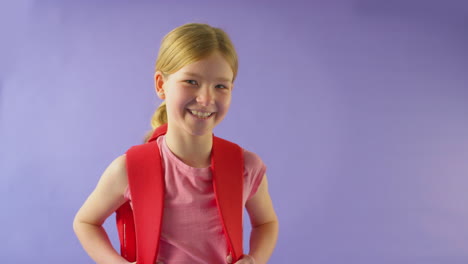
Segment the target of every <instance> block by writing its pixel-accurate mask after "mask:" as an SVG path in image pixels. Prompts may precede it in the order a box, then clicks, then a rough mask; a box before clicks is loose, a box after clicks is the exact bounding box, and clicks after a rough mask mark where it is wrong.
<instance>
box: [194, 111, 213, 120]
mask: <svg viewBox="0 0 468 264" xmlns="http://www.w3.org/2000/svg"><path fill="white" fill-rule="evenodd" d="M190 112H191V113H192V114H194V115H196V116H197V117H200V118H206V117H208V116H210V115H211V114H212V113H204V112H198V111H194V110H190Z"/></svg>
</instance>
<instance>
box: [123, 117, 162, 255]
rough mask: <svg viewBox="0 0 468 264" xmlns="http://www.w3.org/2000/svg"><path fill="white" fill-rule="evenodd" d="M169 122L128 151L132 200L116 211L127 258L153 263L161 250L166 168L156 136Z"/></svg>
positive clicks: (128, 171)
mask: <svg viewBox="0 0 468 264" xmlns="http://www.w3.org/2000/svg"><path fill="white" fill-rule="evenodd" d="M166 131H167V125H165V126H160V127H158V128H157V129H156V130H155V132H154V133H153V137H152V138H151V139H150V141H149V142H148V143H145V144H142V145H137V146H133V147H131V148H130V149H129V150H128V151H127V153H126V160H127V174H128V185H129V188H130V193H131V194H132V206H133V211H132V208H131V207H130V202H127V203H125V204H124V205H122V206H121V207H120V208H119V209H118V210H117V211H116V221H117V229H118V232H119V239H120V253H121V255H122V256H123V257H124V258H125V259H126V260H128V261H137V262H138V263H139V264H146V263H148V264H149V263H151V264H152V263H154V262H155V260H156V254H157V252H158V250H159V237H160V235H161V227H162V218H163V209H164V191H165V190H164V170H163V167H162V164H161V154H160V152H159V147H158V145H157V142H156V140H155V139H156V138H157V137H159V136H160V135H163V134H165V133H166Z"/></svg>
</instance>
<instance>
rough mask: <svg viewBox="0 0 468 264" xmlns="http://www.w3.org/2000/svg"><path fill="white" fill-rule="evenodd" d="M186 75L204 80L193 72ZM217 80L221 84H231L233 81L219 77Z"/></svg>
mask: <svg viewBox="0 0 468 264" xmlns="http://www.w3.org/2000/svg"><path fill="white" fill-rule="evenodd" d="M184 74H185V75H189V76H192V77H197V78H202V77H201V76H200V75H198V74H196V73H193V72H184ZM215 80H216V81H219V82H231V81H232V80H231V79H229V78H225V77H218V78H216V79H215Z"/></svg>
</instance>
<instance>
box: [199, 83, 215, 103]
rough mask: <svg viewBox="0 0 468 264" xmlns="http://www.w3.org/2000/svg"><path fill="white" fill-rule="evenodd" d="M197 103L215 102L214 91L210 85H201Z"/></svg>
mask: <svg viewBox="0 0 468 264" xmlns="http://www.w3.org/2000/svg"><path fill="white" fill-rule="evenodd" d="M197 103H198V104H199V105H202V106H209V105H211V104H214V91H213V90H212V89H210V87H207V86H205V87H201V88H200V89H199V91H198V94H197Z"/></svg>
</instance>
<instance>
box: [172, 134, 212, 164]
mask: <svg viewBox="0 0 468 264" xmlns="http://www.w3.org/2000/svg"><path fill="white" fill-rule="evenodd" d="M165 140H166V144H167V147H168V148H169V150H170V151H171V152H172V153H173V154H174V155H176V156H177V157H178V158H179V159H180V160H182V161H183V162H184V163H185V164H187V165H189V166H191V167H195V168H206V167H208V166H210V164H211V160H210V157H211V149H212V146H213V136H212V134H211V133H208V134H206V135H201V136H194V135H190V134H187V133H177V130H176V129H174V128H171V126H168V128H167V133H166V136H165Z"/></svg>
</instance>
